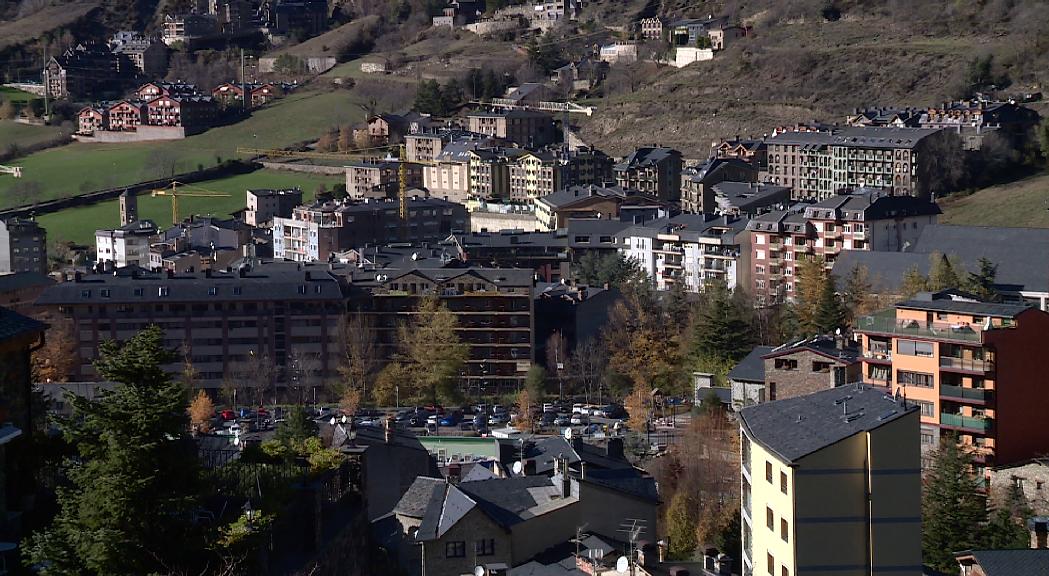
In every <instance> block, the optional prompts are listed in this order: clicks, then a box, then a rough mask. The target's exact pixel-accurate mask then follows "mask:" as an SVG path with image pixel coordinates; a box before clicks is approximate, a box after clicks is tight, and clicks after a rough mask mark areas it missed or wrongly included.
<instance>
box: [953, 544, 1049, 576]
mask: <svg viewBox="0 0 1049 576" xmlns="http://www.w3.org/2000/svg"><path fill="white" fill-rule="evenodd" d="M971 553H972V555H973V557H974V558H975V559H976V562H977V563H979V564H980V568H982V569H983V573H984V574H985V575H986V576H1049V550H1047V549H1044V548H1043V549H1036V550H1029V549H1020V550H973V551H972V552H971Z"/></svg>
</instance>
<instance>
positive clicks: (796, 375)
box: [761, 336, 863, 401]
mask: <svg viewBox="0 0 1049 576" xmlns="http://www.w3.org/2000/svg"><path fill="white" fill-rule="evenodd" d="M761 358H762V360H763V361H764V364H765V393H764V400H765V401H773V400H782V399H784V398H794V397H797V396H804V395H806V394H812V393H813V392H819V391H820V390H827V389H829V388H836V387H838V386H844V385H846V384H849V383H854V382H859V381H861V380H862V366H863V365H862V363H861V362H860V350H859V348H857V347H856V346H849V345H848V344H847V343H846V342H845V341H844V339H842V340H841V341H836V340H835V338H833V337H829V336H817V337H815V338H809V339H806V340H802V341H800V342H792V343H788V344H784V345H783V346H779V347H776V348H773V349H772V350H770V351H769V352H767V353H766V354H764V355H763V356H762V357H761Z"/></svg>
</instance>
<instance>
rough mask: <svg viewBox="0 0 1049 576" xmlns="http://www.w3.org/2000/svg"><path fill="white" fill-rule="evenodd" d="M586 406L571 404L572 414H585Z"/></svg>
mask: <svg viewBox="0 0 1049 576" xmlns="http://www.w3.org/2000/svg"><path fill="white" fill-rule="evenodd" d="M585 410H586V406H583V405H582V404H572V414H585V413H586V412H585Z"/></svg>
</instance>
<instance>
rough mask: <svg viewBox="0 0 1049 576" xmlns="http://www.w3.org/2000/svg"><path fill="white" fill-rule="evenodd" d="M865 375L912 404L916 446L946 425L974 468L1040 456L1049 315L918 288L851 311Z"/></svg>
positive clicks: (935, 437) (930, 444)
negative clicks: (917, 415)
mask: <svg viewBox="0 0 1049 576" xmlns="http://www.w3.org/2000/svg"><path fill="white" fill-rule="evenodd" d="M855 331H856V333H857V334H859V335H860V336H861V344H862V347H863V376H864V378H865V380H866V381H868V382H871V383H873V384H878V385H881V386H885V387H887V388H886V389H894V390H898V391H899V392H900V393H902V394H904V395H905V396H906V397H907V399H908V401H910V402H913V403H916V404H917V405H918V406H920V407H921V444H922V447H923V449H930V448H935V447H936V446H937V445H938V444H939V439H940V436H941V435H942V434H944V433H948V432H949V433H952V434H954V435H956V436H957V438H958V441H959V442H960V443H962V444H963V445H965V446H966V447H968V448H971V449H972V450H973V451H974V454H975V456H976V461H977V463H978V470H977V471H978V472H980V473H982V472H983V471H984V469H985V468H987V467H991V466H1004V465H1009V464H1014V463H1017V462H1020V461H1023V460H1027V459H1030V458H1033V457H1036V456H1041V455H1043V454H1044V450H1045V446H1046V445H1047V443H1049V430H1046V429H1045V427H1044V426H1042V425H1040V424H1039V420H1038V416H1037V415H1038V414H1044V413H1045V411H1046V410H1049V397H1047V396H1046V395H1045V394H1044V389H1043V387H1042V384H1041V383H1042V382H1043V381H1044V378H1043V375H1044V374H1045V373H1046V371H1047V370H1049V360H1047V359H1046V355H1045V353H1044V351H1045V349H1046V344H1047V343H1049V313H1047V312H1043V311H1041V310H1038V309H1036V308H1033V307H1027V306H1017V305H1012V304H992V303H985V302H979V301H976V300H975V299H973V298H971V297H967V296H965V295H961V294H959V293H957V292H953V291H944V292H939V293H935V294H929V293H921V294H919V295H918V296H916V297H914V298H913V299H911V300H906V301H904V302H900V303H898V304H896V307H895V308H894V309H888V310H883V311H881V312H878V313H875V314H872V315H870V316H866V317H863V318H860V319H858V321H857V323H856V328H855Z"/></svg>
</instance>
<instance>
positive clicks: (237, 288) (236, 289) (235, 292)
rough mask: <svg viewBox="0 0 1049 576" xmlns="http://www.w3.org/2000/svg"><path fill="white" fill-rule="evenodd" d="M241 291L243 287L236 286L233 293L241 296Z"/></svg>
mask: <svg viewBox="0 0 1049 576" xmlns="http://www.w3.org/2000/svg"><path fill="white" fill-rule="evenodd" d="M241 291H242V289H241V287H240V286H234V287H233V295H234V296H240V294H241Z"/></svg>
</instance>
